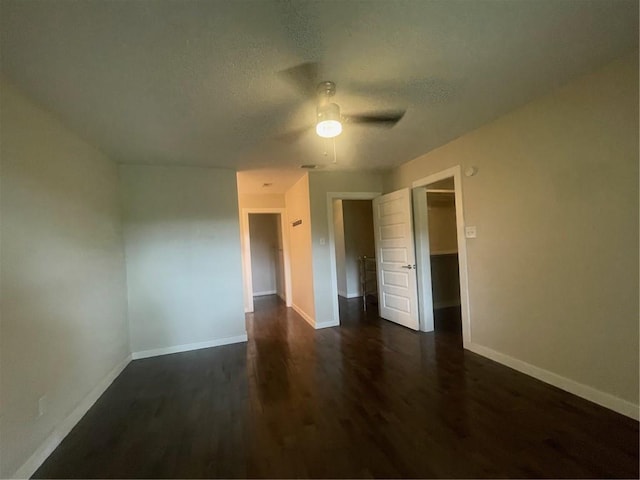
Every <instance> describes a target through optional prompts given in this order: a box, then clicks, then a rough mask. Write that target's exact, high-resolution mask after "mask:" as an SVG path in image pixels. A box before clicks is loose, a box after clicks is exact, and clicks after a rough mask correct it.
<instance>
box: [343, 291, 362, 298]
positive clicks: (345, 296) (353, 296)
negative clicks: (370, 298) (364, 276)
mask: <svg viewBox="0 0 640 480" xmlns="http://www.w3.org/2000/svg"><path fill="white" fill-rule="evenodd" d="M338 295H340V296H341V297H342V298H356V297H361V296H362V295H360V294H359V293H357V292H356V293H348V292H338Z"/></svg>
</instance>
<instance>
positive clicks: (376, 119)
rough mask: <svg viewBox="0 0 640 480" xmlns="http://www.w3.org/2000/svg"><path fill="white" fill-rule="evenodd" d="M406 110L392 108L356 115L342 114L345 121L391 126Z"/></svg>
mask: <svg viewBox="0 0 640 480" xmlns="http://www.w3.org/2000/svg"><path fill="white" fill-rule="evenodd" d="M405 113H406V110H392V111H387V112H374V113H363V114H358V115H344V116H343V118H344V121H345V123H359V124H365V125H372V126H379V127H387V128H391V127H393V126H394V125H395V124H396V123H398V122H399V121H400V119H401V118H402V117H404V114H405Z"/></svg>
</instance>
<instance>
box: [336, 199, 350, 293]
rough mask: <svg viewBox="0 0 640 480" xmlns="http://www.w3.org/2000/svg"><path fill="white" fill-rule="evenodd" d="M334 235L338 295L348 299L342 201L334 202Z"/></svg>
mask: <svg viewBox="0 0 640 480" xmlns="http://www.w3.org/2000/svg"><path fill="white" fill-rule="evenodd" d="M333 235H334V245H335V249H336V275H337V279H336V280H337V282H338V295H340V296H342V297H348V293H347V271H346V265H345V263H346V262H345V256H346V252H345V247H344V218H343V216H342V200H340V199H338V200H334V201H333Z"/></svg>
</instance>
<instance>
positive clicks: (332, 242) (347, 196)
mask: <svg viewBox="0 0 640 480" xmlns="http://www.w3.org/2000/svg"><path fill="white" fill-rule="evenodd" d="M380 195H382V192H327V219H328V221H329V258H330V260H329V264H330V267H331V302H332V316H333V318H332V324H333V325H340V309H339V308H338V267H337V265H336V234H335V231H334V229H333V201H334V200H373V199H374V198H376V197H379V196H380ZM372 208H373V207H372ZM371 235H375V232H373V231H372V232H371Z"/></svg>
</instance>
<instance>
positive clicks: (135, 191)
mask: <svg viewBox="0 0 640 480" xmlns="http://www.w3.org/2000/svg"><path fill="white" fill-rule="evenodd" d="M120 173H121V181H122V198H123V201H122V203H123V208H124V226H125V246H126V254H127V285H128V305H129V325H130V331H131V349H132V351H133V352H134V354H135V353H136V352H138V354H142V355H147V354H149V352H153V351H157V350H160V351H162V352H164V353H166V352H167V350H169V349H182V348H185V347H184V346H207V345H216V344H221V343H229V342H235V341H241V340H242V338H243V337H244V338H245V339H246V330H245V321H244V320H245V319H244V309H243V302H242V290H243V286H242V262H241V255H240V229H239V221H238V204H237V189H236V174H235V172H234V171H232V170H226V169H217V168H197V167H163V166H148V165H121V166H120ZM194 344H195V345H194Z"/></svg>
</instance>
